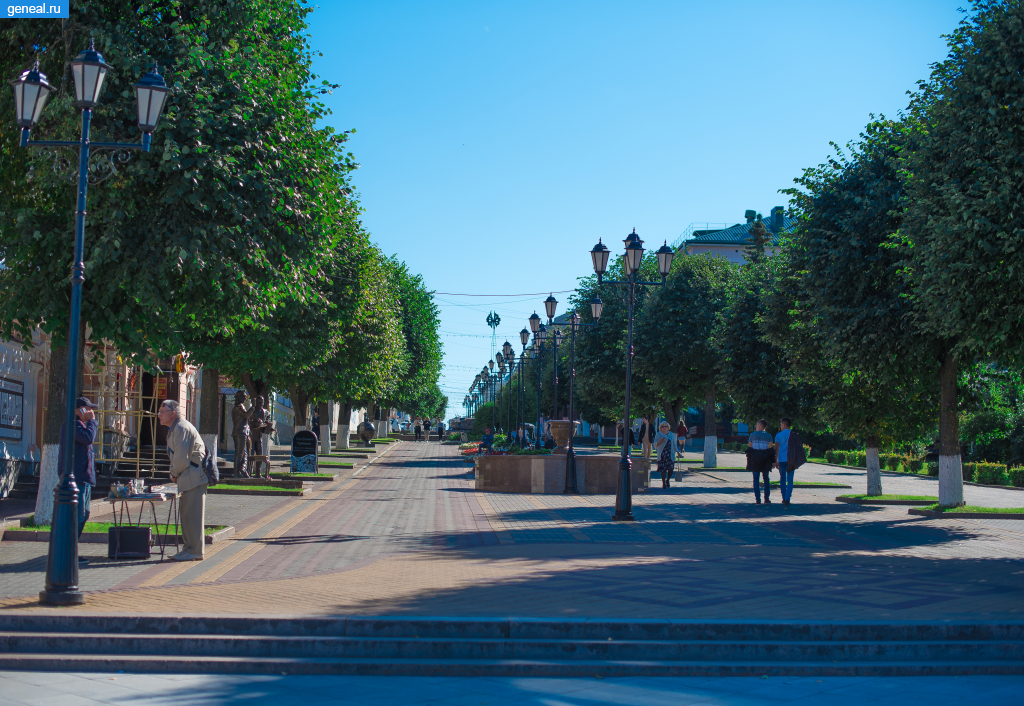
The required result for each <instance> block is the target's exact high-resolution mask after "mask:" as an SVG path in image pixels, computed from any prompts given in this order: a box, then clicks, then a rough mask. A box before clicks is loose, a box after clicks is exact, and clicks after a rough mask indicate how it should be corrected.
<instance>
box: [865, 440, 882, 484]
mask: <svg viewBox="0 0 1024 706" xmlns="http://www.w3.org/2000/svg"><path fill="white" fill-rule="evenodd" d="M866 442H867V443H866V444H865V446H866V447H867V463H866V465H867V469H868V473H867V476H868V495H881V494H882V469H881V467H880V466H879V464H878V435H873V436H869V437H868V438H867V439H866Z"/></svg>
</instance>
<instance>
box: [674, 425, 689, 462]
mask: <svg viewBox="0 0 1024 706" xmlns="http://www.w3.org/2000/svg"><path fill="white" fill-rule="evenodd" d="M689 432H690V430H689V429H687V428H686V422H685V421H683V420H682V419H680V420H679V426H677V427H676V441H677V443H678V445H679V456H680V458H681V457H682V455H683V446H684V444H686V435H687V434H688V433H689Z"/></svg>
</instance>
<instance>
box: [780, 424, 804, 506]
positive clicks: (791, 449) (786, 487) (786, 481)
mask: <svg viewBox="0 0 1024 706" xmlns="http://www.w3.org/2000/svg"><path fill="white" fill-rule="evenodd" d="M779 426H780V427H782V431H780V432H779V433H778V434H776V435H775V458H776V459H777V460H776V461H775V467H776V468H778V469H779V487H780V488H781V489H782V504H783V505H789V501H790V498H792V497H793V473H794V472H795V471H796V469H797V468H799V467H800V466H802V465H804V462H805V461H806V458H805V457H804V447H803V443H802V442H801V441H800V435H799V434H797V433H796V432H795V431H793V430H792V429H791V428H790V427H792V426H793V420H792V419H790V418H789V417H783V418H782V420H781V421H780V422H779Z"/></svg>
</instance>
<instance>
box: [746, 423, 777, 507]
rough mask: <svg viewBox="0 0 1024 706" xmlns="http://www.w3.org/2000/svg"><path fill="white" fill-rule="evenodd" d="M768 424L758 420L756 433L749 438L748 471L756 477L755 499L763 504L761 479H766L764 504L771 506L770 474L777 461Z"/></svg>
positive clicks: (752, 433)
mask: <svg viewBox="0 0 1024 706" xmlns="http://www.w3.org/2000/svg"><path fill="white" fill-rule="evenodd" d="M767 428H768V422H767V421H766V420H764V419H759V420H757V425H756V429H757V430H756V431H753V432H751V433H750V436H748V437H747V451H746V453H747V470H748V471H750V472H751V473H752V474H753V476H754V498H755V499H756V502H757V504H758V505H760V504H761V479H762V478H763V479H764V504H765V505H771V504H772V501H771V492H772V486H771V481H770V480H769V477H768V473H769V472H770V471H771V468H772V463H773V462H774V461H775V448H774V447H773V446H772V435H771V434H769V433H768V432H767V431H765V429H767Z"/></svg>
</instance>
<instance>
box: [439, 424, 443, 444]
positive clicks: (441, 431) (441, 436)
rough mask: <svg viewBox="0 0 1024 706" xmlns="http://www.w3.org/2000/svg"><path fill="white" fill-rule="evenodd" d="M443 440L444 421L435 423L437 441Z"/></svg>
mask: <svg viewBox="0 0 1024 706" xmlns="http://www.w3.org/2000/svg"><path fill="white" fill-rule="evenodd" d="M443 441H444V422H438V423H437V443H439V444H440V443H442V442H443Z"/></svg>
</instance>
